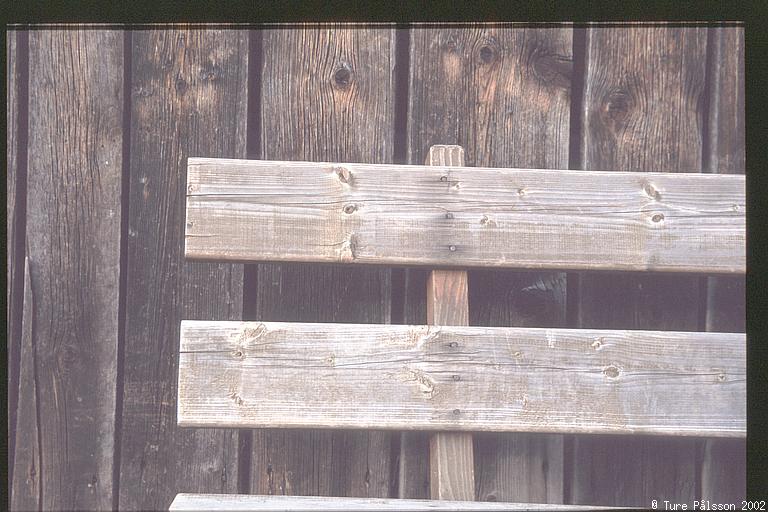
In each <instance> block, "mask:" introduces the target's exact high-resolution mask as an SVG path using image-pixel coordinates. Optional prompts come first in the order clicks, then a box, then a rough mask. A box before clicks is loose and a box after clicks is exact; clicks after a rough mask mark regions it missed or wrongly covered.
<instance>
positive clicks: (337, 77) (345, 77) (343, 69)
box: [333, 62, 352, 89]
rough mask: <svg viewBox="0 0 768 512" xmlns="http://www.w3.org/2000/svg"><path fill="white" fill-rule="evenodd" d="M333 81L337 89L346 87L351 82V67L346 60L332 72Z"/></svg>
mask: <svg viewBox="0 0 768 512" xmlns="http://www.w3.org/2000/svg"><path fill="white" fill-rule="evenodd" d="M333 82H334V84H336V87H338V88H339V89H347V88H348V87H349V85H350V84H351V83H352V68H351V67H350V65H349V64H347V63H346V62H342V63H340V64H339V66H338V67H337V68H336V71H335V72H334V73H333Z"/></svg>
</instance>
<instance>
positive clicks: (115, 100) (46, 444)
mask: <svg viewBox="0 0 768 512" xmlns="http://www.w3.org/2000/svg"><path fill="white" fill-rule="evenodd" d="M122 42H123V38H122V35H121V34H120V33H119V32H115V31H103V30H102V31H95V30H93V31H78V32H72V31H45V32H43V31H33V32H31V33H30V34H29V61H28V65H29V83H30V84H32V85H33V87H30V89H29V99H28V105H27V106H26V108H28V112H29V130H28V132H27V134H26V136H27V147H28V154H29V160H28V165H27V169H26V172H27V183H26V252H27V257H28V270H29V278H28V279H25V281H26V283H25V284H26V285H27V286H26V290H25V293H24V295H23V299H24V300H25V301H31V302H30V303H29V304H27V305H25V308H24V313H25V316H24V318H23V324H24V327H25V328H24V329H23V331H24V333H23V337H22V347H21V352H22V364H21V373H20V377H19V397H20V400H19V401H18V402H17V403H18V412H17V416H16V419H17V426H16V432H22V433H23V434H24V435H25V436H26V435H28V434H29V433H30V432H36V433H37V439H36V440H33V443H37V447H36V448H37V449H38V450H39V452H37V451H36V450H35V449H34V448H33V446H30V445H29V444H28V443H23V444H22V443H20V444H18V445H17V448H18V449H17V450H16V460H15V461H14V464H15V469H14V474H15V475H16V481H17V482H21V484H22V487H21V488H19V489H18V491H19V492H17V493H16V492H15V493H13V499H12V501H13V503H12V504H13V506H14V507H15V508H18V509H23V508H25V507H28V506H30V507H31V506H34V507H42V508H43V509H44V510H80V509H107V508H110V507H111V506H112V473H113V455H114V443H115V435H114V424H115V403H116V402H115V397H116V382H117V374H116V369H117V342H118V301H119V286H118V281H119V273H120V213H121V197H120V190H121V185H120V184H121V172H122V167H121V165H122V110H123V46H122ZM19 135H23V134H19ZM17 192H21V191H19V190H17ZM94 370H96V371H94ZM28 439H29V438H28ZM25 444H26V446H25ZM25 476H26V478H24V477H25ZM35 486H39V489H38V494H37V496H34V493H33V492H32V491H33V487H35Z"/></svg>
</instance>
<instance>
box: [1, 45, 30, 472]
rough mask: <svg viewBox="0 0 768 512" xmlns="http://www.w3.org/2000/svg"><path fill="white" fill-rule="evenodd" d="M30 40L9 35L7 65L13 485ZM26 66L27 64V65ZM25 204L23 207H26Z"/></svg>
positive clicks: (7, 305)
mask: <svg viewBox="0 0 768 512" xmlns="http://www.w3.org/2000/svg"><path fill="white" fill-rule="evenodd" d="M21 37H25V38H26V37H28V36H27V35H26V33H20V32H19V31H17V30H9V31H8V32H6V42H7V46H6V48H7V61H6V68H5V70H6V77H7V82H6V86H7V90H6V103H5V104H6V108H7V109H8V110H7V112H6V133H7V139H6V141H7V144H8V160H7V168H6V186H7V188H6V198H7V199H6V228H7V231H6V243H7V251H8V252H7V253H6V258H7V260H6V261H7V266H8V269H7V271H8V273H7V274H6V275H7V279H8V282H7V295H6V307H7V309H6V311H7V313H8V316H7V317H6V318H7V319H8V322H7V330H6V339H7V340H8V342H7V345H6V346H7V354H8V359H7V366H6V368H7V371H8V460H9V461H10V462H11V463H10V464H9V468H8V469H9V473H8V481H9V482H13V469H14V468H13V460H14V449H15V440H16V433H15V430H16V408H17V404H18V398H19V396H18V392H19V366H20V362H19V357H20V353H21V345H20V343H21V323H22V320H21V318H22V315H21V314H20V312H19V310H20V309H22V308H23V300H24V297H23V291H22V293H21V294H20V293H19V285H18V283H19V281H20V280H21V279H22V276H19V270H20V269H19V268H17V267H18V266H19V261H18V260H17V259H16V251H17V250H19V248H20V246H22V244H23V237H22V236H20V235H22V233H20V231H21V230H17V229H16V225H17V223H18V221H19V219H23V218H24V212H22V211H18V208H19V207H18V206H17V196H19V197H18V198H19V199H20V196H21V195H22V194H24V191H23V190H20V183H19V182H20V179H19V171H20V170H21V169H20V165H19V164H20V162H19V151H18V146H19V141H20V140H23V141H24V145H25V146H26V140H27V134H26V133H24V134H21V133H19V132H20V129H21V127H20V126H19V122H18V121H19V109H24V110H26V108H27V104H26V102H25V103H24V104H23V105H20V104H19V102H20V101H21V99H20V98H19V94H18V93H19V87H20V85H21V81H22V80H23V78H22V76H21V66H20V65H19V64H20V62H19V61H20V60H22V59H25V58H26V55H24V56H22V55H21V52H20V51H19V50H18V45H17V44H16V41H17V38H21ZM25 64H26V62H25ZM22 204H23V203H22Z"/></svg>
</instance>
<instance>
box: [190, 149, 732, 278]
mask: <svg viewBox="0 0 768 512" xmlns="http://www.w3.org/2000/svg"><path fill="white" fill-rule="evenodd" d="M187 179H188V182H189V185H188V192H187V224H186V226H187V228H186V237H185V239H186V256H187V257H188V258H197V259H222V260H233V261H271V260H274V261H302V262H326V263H367V264H388V265H431V266H475V267H477V266H484V267H522V268H557V269H576V270H608V269H609V270H650V271H677V272H722V273H743V272H744V271H745V261H746V250H745V215H744V210H745V208H744V205H745V199H744V177H743V176H736V175H731V176H726V175H711V174H664V173H642V174H638V173H631V172H627V173H619V172H614V173H606V172H586V171H565V170H560V171H553V170H537V169H525V170H521V169H494V168H476V169H473V168H470V167H442V166H441V167H435V166H432V167H429V166H404V165H400V166H396V165H374V164H333V163H312V162H285V161H283V162H280V161H269V160H227V159H207V158H190V159H189V167H188V177H187ZM350 183H351V185H350Z"/></svg>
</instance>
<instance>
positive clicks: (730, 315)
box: [701, 27, 747, 506]
mask: <svg viewBox="0 0 768 512" xmlns="http://www.w3.org/2000/svg"><path fill="white" fill-rule="evenodd" d="M708 30H709V32H710V33H709V46H708V52H709V53H710V54H709V55H708V58H707V61H708V62H709V69H708V71H709V82H710V83H709V86H710V87H709V93H710V96H709V134H708V135H709V145H708V154H705V155H704V158H705V160H706V168H705V171H706V172H713V173H730V174H744V156H745V155H744V115H745V113H744V88H745V84H744V29H743V28H742V27H719V28H714V27H713V28H709V29H708ZM707 292H708V293H707V312H706V329H707V330H708V331H725V332H744V331H745V326H746V302H745V299H746V290H745V276H743V275H742V276H733V277H731V276H728V277H725V276H722V277H720V276H719V277H710V278H709V279H708V282H707ZM746 458H747V447H746V441H745V440H743V439H727V440H726V439H710V440H707V441H706V442H705V448H704V457H703V461H702V482H701V499H702V500H710V501H712V502H713V503H733V504H735V505H736V506H740V504H741V500H744V499H746V488H747V480H746V479H747V475H746V473H747V461H746Z"/></svg>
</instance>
